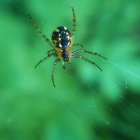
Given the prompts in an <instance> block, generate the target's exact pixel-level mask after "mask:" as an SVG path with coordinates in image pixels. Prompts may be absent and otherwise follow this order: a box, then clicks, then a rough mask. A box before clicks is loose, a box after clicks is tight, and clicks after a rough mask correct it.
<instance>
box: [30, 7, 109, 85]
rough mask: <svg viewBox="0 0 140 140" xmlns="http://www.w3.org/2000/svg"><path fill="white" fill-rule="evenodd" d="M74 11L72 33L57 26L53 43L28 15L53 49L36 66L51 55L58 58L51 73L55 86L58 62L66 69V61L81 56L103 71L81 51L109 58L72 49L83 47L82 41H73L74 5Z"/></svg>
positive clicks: (92, 53) (53, 35)
mask: <svg viewBox="0 0 140 140" xmlns="http://www.w3.org/2000/svg"><path fill="white" fill-rule="evenodd" d="M72 13H73V29H72V34H71V33H70V31H69V30H68V29H67V28H66V27H64V26H60V27H57V28H56V29H55V30H54V32H53V33H52V42H53V43H52V42H51V41H50V40H49V39H48V38H47V37H46V35H44V34H43V33H42V32H41V30H40V28H38V26H37V25H36V24H35V23H34V21H33V19H32V17H31V16H30V14H28V17H29V19H30V20H31V22H32V24H33V25H34V27H35V28H36V29H37V31H38V32H39V33H40V34H41V35H42V37H43V38H44V39H45V40H46V41H47V43H48V44H49V46H50V47H51V48H52V49H51V50H49V51H48V55H47V56H46V57H44V58H43V59H41V60H40V61H39V62H38V63H37V64H36V65H35V68H36V67H37V66H38V65H39V64H41V63H42V62H44V61H45V60H46V59H48V58H49V57H51V56H55V57H57V58H56V60H55V61H54V64H53V70H52V75H51V78H52V83H53V86H54V87H55V83H54V71H55V67H56V64H57V63H58V62H62V66H63V68H64V69H65V65H64V63H65V62H68V63H70V59H71V58H80V59H82V60H85V61H87V62H89V63H91V64H93V65H95V66H96V67H97V68H98V69H99V70H100V71H102V69H101V68H100V67H99V66H98V65H97V64H96V63H94V62H93V61H91V60H89V59H87V58H85V57H83V56H82V55H80V53H81V52H84V53H88V54H91V55H96V56H99V57H101V58H103V59H105V60H107V59H106V58H105V57H103V56H101V55H100V54H98V53H95V52H90V51H87V50H85V49H79V50H76V51H72V48H73V47H74V46H80V47H83V45H82V44H80V43H77V44H74V43H73V41H74V35H75V22H76V19H75V12H74V9H73V7H72Z"/></svg>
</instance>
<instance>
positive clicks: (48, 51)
mask: <svg viewBox="0 0 140 140" xmlns="http://www.w3.org/2000/svg"><path fill="white" fill-rule="evenodd" d="M53 51H55V50H54V49H52V50H49V51H48V57H49V56H50V55H51V54H50V53H51V52H53Z"/></svg>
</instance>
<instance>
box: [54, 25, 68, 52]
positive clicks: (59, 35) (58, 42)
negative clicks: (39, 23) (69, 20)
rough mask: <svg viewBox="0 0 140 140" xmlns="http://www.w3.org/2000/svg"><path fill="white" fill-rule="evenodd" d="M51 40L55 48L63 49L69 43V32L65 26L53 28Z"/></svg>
mask: <svg viewBox="0 0 140 140" xmlns="http://www.w3.org/2000/svg"><path fill="white" fill-rule="evenodd" d="M52 41H53V43H54V45H55V47H56V48H61V49H65V48H66V47H68V46H69V45H70V44H71V33H70V31H69V30H68V29H67V28H66V27H64V26H60V27H58V28H56V29H55V30H54V32H53V34H52Z"/></svg>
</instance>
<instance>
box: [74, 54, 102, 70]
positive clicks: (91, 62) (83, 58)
mask: <svg viewBox="0 0 140 140" xmlns="http://www.w3.org/2000/svg"><path fill="white" fill-rule="evenodd" d="M73 58H81V59H82V60H85V61H87V62H89V63H90V64H92V65H94V66H96V67H97V68H98V69H99V70H100V71H102V69H101V68H100V67H99V66H98V65H97V64H96V63H94V62H93V61H91V60H89V59H87V58H85V57H83V56H73Z"/></svg>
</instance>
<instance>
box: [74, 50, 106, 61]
mask: <svg viewBox="0 0 140 140" xmlns="http://www.w3.org/2000/svg"><path fill="white" fill-rule="evenodd" d="M80 52H85V53H88V54H92V55H96V56H99V57H101V58H103V59H105V60H107V58H105V57H104V56H102V55H100V54H98V53H94V52H90V51H87V50H84V49H82V50H77V51H74V52H73V53H72V55H75V54H78V53H80Z"/></svg>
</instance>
